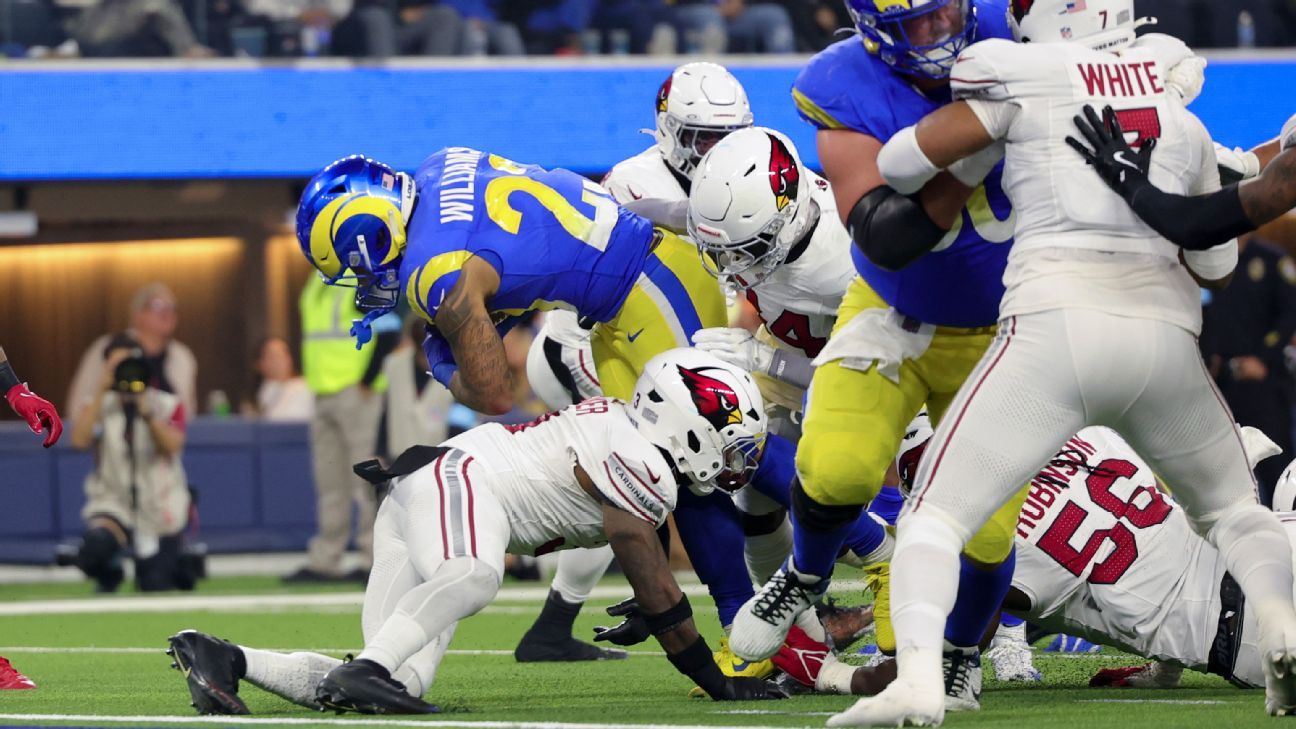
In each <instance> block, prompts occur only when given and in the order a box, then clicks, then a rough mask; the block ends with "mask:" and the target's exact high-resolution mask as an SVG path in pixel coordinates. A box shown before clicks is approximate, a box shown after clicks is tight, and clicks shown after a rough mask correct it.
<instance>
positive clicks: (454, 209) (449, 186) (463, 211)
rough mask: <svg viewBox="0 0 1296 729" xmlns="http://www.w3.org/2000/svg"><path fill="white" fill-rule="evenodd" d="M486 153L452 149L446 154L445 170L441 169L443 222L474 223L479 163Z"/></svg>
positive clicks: (467, 149) (464, 148)
mask: <svg viewBox="0 0 1296 729" xmlns="http://www.w3.org/2000/svg"><path fill="white" fill-rule="evenodd" d="M481 156H482V153H481V152H479V151H478V150H475V149H469V148H468V147H450V148H449V149H447V150H446V157H445V167H443V168H442V169H441V180H440V184H439V187H440V189H441V199H440V203H441V222H442V223H471V222H472V221H473V216H474V214H475V212H476V208H475V206H474V205H473V200H474V195H473V193H474V192H475V191H476V189H477V187H476V185H477V162H478V161H480V160H481Z"/></svg>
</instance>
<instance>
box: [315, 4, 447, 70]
mask: <svg viewBox="0 0 1296 729" xmlns="http://www.w3.org/2000/svg"><path fill="white" fill-rule="evenodd" d="M463 33H464V22H463V18H462V17H460V16H459V13H458V12H457V11H456V10H455V9H454V8H453V7H451V6H449V5H446V4H442V3H439V2H436V0H356V2H355V6H354V7H353V8H352V9H351V12H350V13H349V14H348V15H347V16H346V17H344V18H343V19H342V21H341V22H339V23H338V25H337V26H336V27H335V28H334V29H333V44H332V47H333V53H334V54H336V55H342V56H357V57H359V56H363V57H370V58H389V57H391V56H453V55H455V54H456V53H458V52H459V46H460V39H461V38H462V37H463Z"/></svg>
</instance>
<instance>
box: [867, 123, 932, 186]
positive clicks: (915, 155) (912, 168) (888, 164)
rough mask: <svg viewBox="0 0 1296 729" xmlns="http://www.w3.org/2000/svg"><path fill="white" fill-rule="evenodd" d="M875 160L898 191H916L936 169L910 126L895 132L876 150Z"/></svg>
mask: <svg viewBox="0 0 1296 729" xmlns="http://www.w3.org/2000/svg"><path fill="white" fill-rule="evenodd" d="M877 163H878V172H881V173H882V177H883V178H884V179H885V180H886V181H887V184H888V185H890V186H891V187H893V188H895V190H896V192H899V193H900V194H901V195H912V194H914V193H915V192H918V191H919V190H921V189H922V187H923V185H926V184H927V182H928V181H929V180H931V178H933V177H935V176H936V174H937V173H939V172H940V168H939V167H937V166H936V165H934V164H932V161H931V160H930V159H927V155H926V154H924V153H923V151H922V148H921V147H919V146H918V138H917V136H916V135H915V133H914V128H913V127H905V128H904V129H901V130H900V131H898V132H896V133H895V135H894V136H893V137H891V139H890V141H888V142H887V143H886V144H885V145H883V147H882V151H881V152H879V153H878V158H877Z"/></svg>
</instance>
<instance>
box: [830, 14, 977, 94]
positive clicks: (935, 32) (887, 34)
mask: <svg viewBox="0 0 1296 729" xmlns="http://www.w3.org/2000/svg"><path fill="white" fill-rule="evenodd" d="M846 10H847V12H849V13H850V15H851V18H852V19H853V20H854V21H855V29H856V30H857V31H858V32H859V34H860V36H861V37H862V38H863V40H864V45H865V46H866V47H867V48H868V49H869V50H870V51H872V52H874V53H877V54H878V56H879V57H880V58H881V59H882V60H883V62H885V63H886V64H887V65H888V66H891V67H892V68H894V69H895V70H896V71H898V72H900V73H902V74H905V75H907V76H918V77H922V78H932V79H943V78H947V77H948V76H949V73H950V69H952V68H953V67H954V61H955V60H957V59H958V55H959V53H961V52H962V51H963V49H964V48H966V47H967V45H968V43H969V42H970V41H971V39H972V35H973V33H975V31H976V7H975V3H974V2H973V0H846ZM960 20H961V21H962V27H961V28H957V27H955V25H956V24H957V23H958V21H960ZM924 25H925V26H926V27H923V26H924ZM922 35H928V36H934V37H928V38H923V37H921V36H922ZM911 36H918V37H913V38H911Z"/></svg>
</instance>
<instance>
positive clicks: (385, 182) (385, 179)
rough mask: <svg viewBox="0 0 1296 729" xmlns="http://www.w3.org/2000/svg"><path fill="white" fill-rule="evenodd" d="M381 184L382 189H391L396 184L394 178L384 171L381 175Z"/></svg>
mask: <svg viewBox="0 0 1296 729" xmlns="http://www.w3.org/2000/svg"><path fill="white" fill-rule="evenodd" d="M382 186H383V189H384V190H390V189H392V188H393V187H395V186H396V178H394V177H392V176H391V175H389V174H387V173H386V172H384V173H383V176H382Z"/></svg>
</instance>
